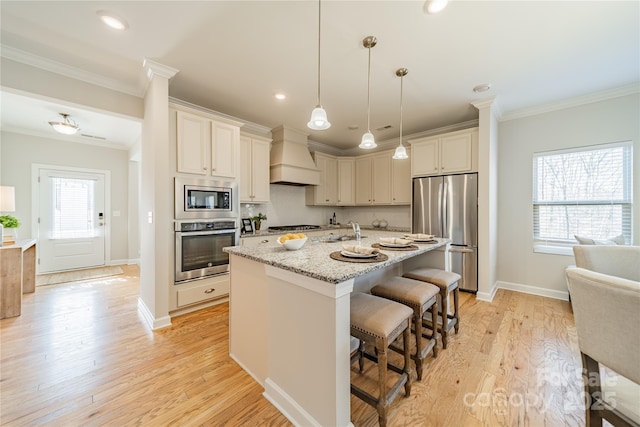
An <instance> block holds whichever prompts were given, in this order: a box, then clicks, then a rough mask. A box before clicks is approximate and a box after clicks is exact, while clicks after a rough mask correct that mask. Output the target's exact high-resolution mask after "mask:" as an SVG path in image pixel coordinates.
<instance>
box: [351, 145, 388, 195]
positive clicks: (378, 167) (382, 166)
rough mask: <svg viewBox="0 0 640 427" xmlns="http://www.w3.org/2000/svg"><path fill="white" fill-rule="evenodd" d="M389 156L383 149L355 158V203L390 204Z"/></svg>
mask: <svg viewBox="0 0 640 427" xmlns="http://www.w3.org/2000/svg"><path fill="white" fill-rule="evenodd" d="M391 156H392V153H391V152H389V151H384V152H382V153H379V154H372V155H366V156H361V157H358V158H357V159H356V205H390V204H391V160H392V159H391Z"/></svg>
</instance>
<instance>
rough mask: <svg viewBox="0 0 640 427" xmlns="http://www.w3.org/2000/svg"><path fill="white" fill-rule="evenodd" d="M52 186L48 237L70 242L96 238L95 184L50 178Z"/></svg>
mask: <svg viewBox="0 0 640 427" xmlns="http://www.w3.org/2000/svg"><path fill="white" fill-rule="evenodd" d="M50 179H51V184H52V185H53V192H52V195H53V200H52V202H53V224H52V230H51V237H52V238H54V239H72V238H86V237H95V234H96V233H95V226H96V225H95V220H94V218H95V217H96V215H95V205H94V197H95V195H94V193H95V182H94V181H93V180H86V179H70V178H56V177H50Z"/></svg>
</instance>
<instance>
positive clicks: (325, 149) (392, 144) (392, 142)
mask: <svg viewBox="0 0 640 427" xmlns="http://www.w3.org/2000/svg"><path fill="white" fill-rule="evenodd" d="M476 126H478V120H477V119H474V120H468V121H466V122H462V123H456V124H453V125H447V126H442V127H439V128H436V129H430V130H426V131H423V132H418V133H413V134H411V135H403V136H402V140H403V141H404V146H405V147H409V144H408V142H407V141H409V140H410V139H419V138H424V137H427V136H434V135H441V134H443V133H449V132H455V131H458V130H464V129H469V128H473V127H476ZM399 143H400V138H391V139H385V140H384V141H379V142H377V144H378V146H377V147H376V148H374V149H373V150H363V149H362V148H358V146H357V145H354V146H353V148H343V149H340V148H336V147H332V146H330V145H326V144H323V143H320V142H317V141H311V140H309V148H310V149H313V150H312V151H320V152H322V153H325V154H331V155H333V156H361V155H363V154H369V153H376V152H379V151H385V150H391V149H394V148H396V147H397V146H398V145H399Z"/></svg>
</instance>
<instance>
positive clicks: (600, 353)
mask: <svg viewBox="0 0 640 427" xmlns="http://www.w3.org/2000/svg"><path fill="white" fill-rule="evenodd" d="M573 251H574V254H575V258H576V267H575V268H568V269H567V270H566V275H567V283H568V287H569V292H570V293H571V304H572V306H573V313H574V317H575V323H576V328H577V331H578V341H579V347H580V353H581V355H582V365H583V380H584V382H585V390H586V392H587V397H588V399H587V403H588V404H587V408H586V409H587V410H586V418H587V423H586V424H587V425H588V426H590V427H592V426H601V425H602V419H606V420H607V421H608V422H610V423H611V424H613V425H615V426H640V246H583V245H581V246H575V247H574V248H573ZM611 371H615V372H611ZM616 373H617V374H619V375H616Z"/></svg>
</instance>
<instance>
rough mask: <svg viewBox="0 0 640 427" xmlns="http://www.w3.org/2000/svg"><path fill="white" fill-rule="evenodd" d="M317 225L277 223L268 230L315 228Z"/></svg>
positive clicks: (317, 227)
mask: <svg viewBox="0 0 640 427" xmlns="http://www.w3.org/2000/svg"><path fill="white" fill-rule="evenodd" d="M319 228H320V226H319V225H308V224H304V225H278V226H275V227H269V231H294V230H317V229H319Z"/></svg>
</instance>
